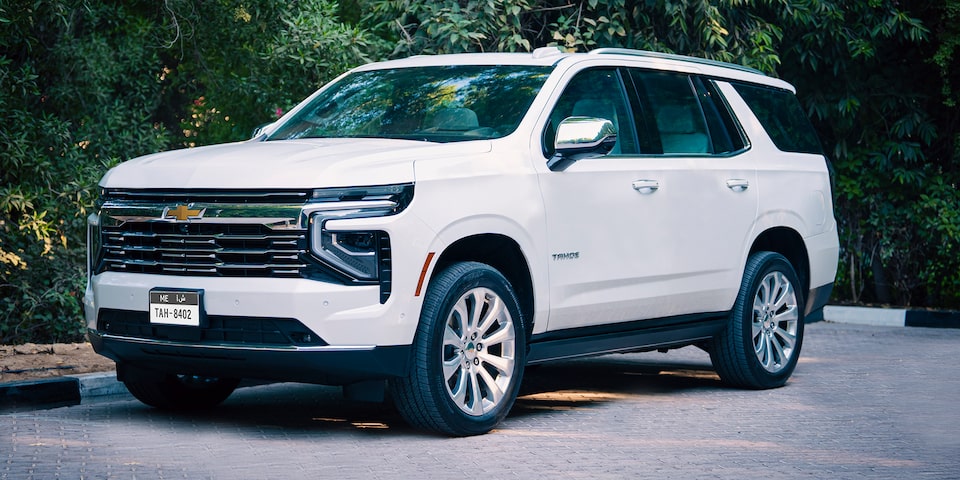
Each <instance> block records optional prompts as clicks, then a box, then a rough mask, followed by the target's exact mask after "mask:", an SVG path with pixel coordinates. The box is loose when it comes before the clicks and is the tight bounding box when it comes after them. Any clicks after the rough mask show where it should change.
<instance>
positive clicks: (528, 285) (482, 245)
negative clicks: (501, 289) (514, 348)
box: [430, 233, 534, 337]
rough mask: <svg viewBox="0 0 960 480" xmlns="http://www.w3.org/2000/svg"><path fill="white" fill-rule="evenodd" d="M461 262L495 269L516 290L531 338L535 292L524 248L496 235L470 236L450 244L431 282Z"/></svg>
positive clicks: (439, 261) (437, 263) (440, 259)
mask: <svg viewBox="0 0 960 480" xmlns="http://www.w3.org/2000/svg"><path fill="white" fill-rule="evenodd" d="M457 262H480V263H484V264H487V265H490V266H491V267H493V268H495V269H496V270H497V271H499V272H500V273H501V274H503V276H504V277H506V279H507V281H508V282H510V285H511V286H513V289H514V293H516V295H517V300H518V301H519V302H520V310H521V312H522V314H523V318H524V322H525V325H524V326H525V327H526V332H527V336H528V337H529V335H530V332H531V331H532V329H533V317H534V292H533V277H532V275H531V272H530V264H529V262H528V261H527V258H526V255H524V254H523V250H522V249H521V248H520V245H519V244H518V243H517V242H516V241H514V240H513V239H512V238H510V237H508V236H506V235H502V234H496V233H485V234H476V235H470V236H468V237H464V238H461V239H460V240H457V241H455V242H453V243H452V244H450V246H448V247H447V248H446V249H445V250H444V251H443V253H441V254H440V257H439V258H438V259H437V262H436V265H435V266H434V268H433V273H432V274H431V275H430V280H432V278H433V277H434V276H436V274H437V273H439V272H442V271H443V270H444V269H445V268H446V267H448V266H450V265H452V264H454V263H457Z"/></svg>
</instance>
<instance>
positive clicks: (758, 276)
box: [709, 252, 803, 389]
mask: <svg viewBox="0 0 960 480" xmlns="http://www.w3.org/2000/svg"><path fill="white" fill-rule="evenodd" d="M800 289H801V286H800V282H799V281H798V279H797V274H796V272H795V271H794V269H793V266H792V265H791V264H790V262H789V261H788V260H787V259H786V258H784V257H783V256H782V255H780V254H778V253H774V252H758V253H755V254H753V255H751V256H750V258H749V259H748V260H747V266H746V268H745V269H744V273H743V282H742V283H741V285H740V292H739V294H738V295H737V301H736V303H735V304H734V306H733V311H732V312H731V313H730V318H729V321H728V324H727V327H726V328H725V329H724V331H723V332H721V333H720V334H718V335H717V336H716V337H715V338H714V339H713V341H712V342H711V345H710V348H709V351H710V359H711V360H712V361H713V366H714V368H716V370H717V373H718V374H719V375H720V378H721V379H722V380H723V381H724V382H726V383H728V384H730V385H734V386H738V387H744V388H754V389H765V388H776V387H780V386H783V385H784V384H785V383H786V382H787V379H788V378H790V375H791V374H792V373H793V370H794V368H796V366H797V358H798V357H799V356H800V347H801V345H802V344H803V293H802V291H801V290H800Z"/></svg>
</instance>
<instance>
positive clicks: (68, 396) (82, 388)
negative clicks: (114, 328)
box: [0, 372, 130, 413]
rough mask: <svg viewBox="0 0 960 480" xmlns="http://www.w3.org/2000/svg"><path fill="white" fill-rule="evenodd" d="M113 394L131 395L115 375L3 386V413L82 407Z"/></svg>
mask: <svg viewBox="0 0 960 480" xmlns="http://www.w3.org/2000/svg"><path fill="white" fill-rule="evenodd" d="M114 395H115V396H121V395H122V396H129V395H130V393H129V392H127V388H126V387H124V386H123V383H121V382H119V381H117V374H116V373H114V372H102V373H87V374H82V375H67V376H63V377H52V378H43V379H38V380H23V381H19V382H7V383H0V413H6V412H12V411H20V410H32V409H38V408H55V407H65V406H70V405H79V404H80V403H81V402H82V401H84V400H91V399H94V398H98V397H107V396H114Z"/></svg>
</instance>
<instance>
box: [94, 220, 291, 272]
mask: <svg viewBox="0 0 960 480" xmlns="http://www.w3.org/2000/svg"><path fill="white" fill-rule="evenodd" d="M101 234H102V238H103V250H102V251H103V263H102V270H105V271H113V272H133V273H153V274H164V275H191V276H222V277H281V278H296V277H300V276H301V271H302V270H303V268H304V267H305V266H306V264H305V263H304V262H303V261H302V260H301V258H302V256H301V254H302V253H304V248H305V245H306V230H291V229H285V230H276V231H275V230H272V229H270V228H269V227H267V226H265V225H250V224H234V223H179V222H178V223H174V222H125V223H122V224H120V225H116V226H106V225H105V226H103V227H102V232H101Z"/></svg>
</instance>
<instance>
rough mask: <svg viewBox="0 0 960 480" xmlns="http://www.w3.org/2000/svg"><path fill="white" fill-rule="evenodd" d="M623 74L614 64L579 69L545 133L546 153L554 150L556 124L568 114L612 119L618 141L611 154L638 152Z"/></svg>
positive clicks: (556, 107) (560, 100) (552, 115)
mask: <svg viewBox="0 0 960 480" xmlns="http://www.w3.org/2000/svg"><path fill="white" fill-rule="evenodd" d="M622 85H623V84H622V82H621V80H620V75H619V73H618V72H617V70H616V69H614V68H599V69H590V70H585V71H583V72H580V73H578V74H577V75H576V76H575V77H573V79H572V80H570V83H569V84H567V86H566V88H564V89H563V94H561V95H560V98H559V99H557V104H556V105H555V106H554V107H553V110H552V112H551V113H550V122H549V123H548V125H547V127H546V130H545V131H544V135H543V144H544V145H543V147H544V153H545V154H546V155H547V156H548V157H549V156H551V155H552V154H553V142H554V138H555V135H556V131H557V125H559V124H560V122H562V121H563V120H564V119H566V118H569V117H592V118H602V119H605V120H610V121H611V122H612V123H613V127H614V128H615V129H616V130H617V144H616V145H615V146H614V147H613V150H612V151H611V152H610V154H611V155H618V154H632V153H637V147H636V140H635V134H634V132H633V124H632V122H631V121H630V110H629V109H628V107H627V103H626V101H625V99H624V94H623V87H622Z"/></svg>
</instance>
